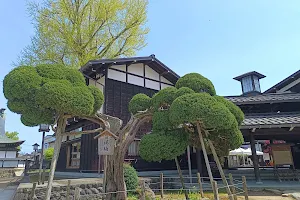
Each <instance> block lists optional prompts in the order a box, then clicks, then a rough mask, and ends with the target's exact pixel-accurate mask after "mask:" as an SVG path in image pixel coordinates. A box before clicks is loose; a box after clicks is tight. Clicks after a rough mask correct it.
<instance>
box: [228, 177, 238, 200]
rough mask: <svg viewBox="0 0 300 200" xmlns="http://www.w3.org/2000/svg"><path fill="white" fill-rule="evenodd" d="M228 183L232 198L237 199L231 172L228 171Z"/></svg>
mask: <svg viewBox="0 0 300 200" xmlns="http://www.w3.org/2000/svg"><path fill="white" fill-rule="evenodd" d="M229 184H230V185H231V186H230V189H231V193H232V195H233V198H234V200H237V196H236V191H235V187H234V185H233V177H232V174H231V173H229Z"/></svg>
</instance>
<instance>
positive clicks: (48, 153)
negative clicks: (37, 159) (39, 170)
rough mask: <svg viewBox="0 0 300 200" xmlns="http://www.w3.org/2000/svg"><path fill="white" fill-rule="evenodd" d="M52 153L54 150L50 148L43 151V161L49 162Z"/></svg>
mask: <svg viewBox="0 0 300 200" xmlns="http://www.w3.org/2000/svg"><path fill="white" fill-rule="evenodd" d="M53 153H54V148H53V147H50V148H48V149H46V150H45V160H51V159H52V157H53Z"/></svg>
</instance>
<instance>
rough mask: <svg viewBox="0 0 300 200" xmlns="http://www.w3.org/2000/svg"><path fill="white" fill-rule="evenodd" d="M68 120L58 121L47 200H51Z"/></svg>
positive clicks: (61, 118)
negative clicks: (63, 134)
mask: <svg viewBox="0 0 300 200" xmlns="http://www.w3.org/2000/svg"><path fill="white" fill-rule="evenodd" d="M66 121H67V120H66V119H65V118H64V117H63V116H61V117H60V118H59V119H58V121H57V127H56V128H57V131H56V132H55V143H54V153H53V157H52V160H51V167H50V173H49V178H48V185H47V190H46V196H45V200H50V197H51V190H52V183H53V178H54V172H55V169H56V163H57V159H58V156H59V152H60V147H61V142H62V133H64V131H65V128H66Z"/></svg>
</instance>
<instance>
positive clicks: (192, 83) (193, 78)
mask: <svg viewBox="0 0 300 200" xmlns="http://www.w3.org/2000/svg"><path fill="white" fill-rule="evenodd" d="M175 86H176V88H181V87H188V88H191V89H192V90H194V91H195V92H206V93H208V94H210V95H216V90H215V87H214V85H213V84H212V82H211V81H210V80H209V79H207V78H205V77H204V76H202V75H201V74H198V73H190V74H186V75H184V76H183V77H181V78H179V79H178V81H177V83H176V85H175Z"/></svg>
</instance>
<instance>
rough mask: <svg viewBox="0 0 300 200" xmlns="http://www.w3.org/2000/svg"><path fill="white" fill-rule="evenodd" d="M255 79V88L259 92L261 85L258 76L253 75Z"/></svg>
mask: <svg viewBox="0 0 300 200" xmlns="http://www.w3.org/2000/svg"><path fill="white" fill-rule="evenodd" d="M253 81H254V87H255V88H254V90H255V91H257V92H260V85H259V79H258V77H257V76H253Z"/></svg>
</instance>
